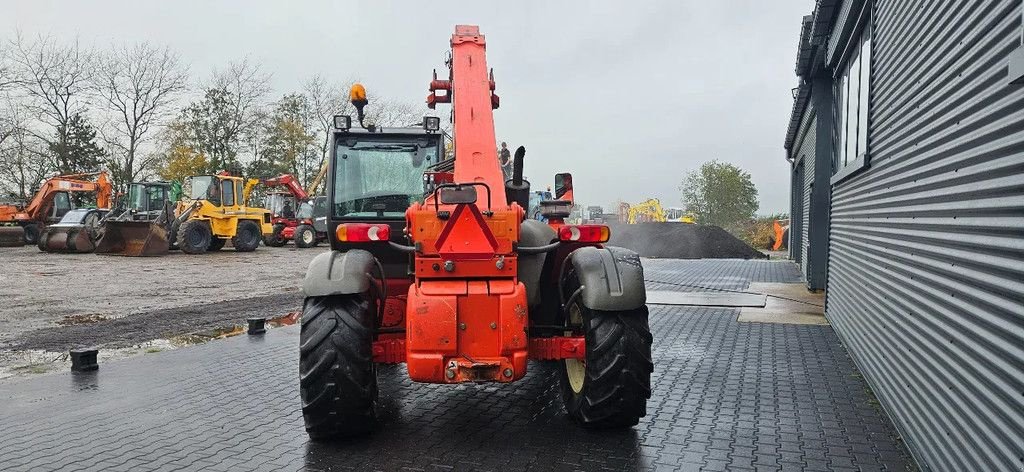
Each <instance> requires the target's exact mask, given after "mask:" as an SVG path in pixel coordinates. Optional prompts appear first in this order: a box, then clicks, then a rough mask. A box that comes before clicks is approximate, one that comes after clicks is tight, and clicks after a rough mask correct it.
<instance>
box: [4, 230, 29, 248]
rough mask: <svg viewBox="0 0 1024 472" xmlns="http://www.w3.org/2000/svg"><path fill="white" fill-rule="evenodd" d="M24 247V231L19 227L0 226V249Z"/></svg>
mask: <svg viewBox="0 0 1024 472" xmlns="http://www.w3.org/2000/svg"><path fill="white" fill-rule="evenodd" d="M24 245H25V229H24V228H22V227H21V226H0V247H20V246H24Z"/></svg>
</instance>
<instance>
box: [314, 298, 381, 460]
mask: <svg viewBox="0 0 1024 472" xmlns="http://www.w3.org/2000/svg"><path fill="white" fill-rule="evenodd" d="M372 327H373V313H371V311H370V302H369V301H368V299H367V298H366V297H365V296H362V295H334V296H327V297H308V298H306V301H305V303H304V306H303V311H302V332H301V335H300V345H299V386H300V390H301V397H302V417H303V419H304V420H305V423H306V432H307V433H308V434H309V436H310V438H312V439H315V440H320V439H330V438H335V437H347V436H357V435H362V434H366V433H368V432H370V431H371V430H372V429H373V425H374V423H375V421H376V413H375V405H376V401H377V374H376V366H375V364H374V363H373V347H372V334H373V331H372Z"/></svg>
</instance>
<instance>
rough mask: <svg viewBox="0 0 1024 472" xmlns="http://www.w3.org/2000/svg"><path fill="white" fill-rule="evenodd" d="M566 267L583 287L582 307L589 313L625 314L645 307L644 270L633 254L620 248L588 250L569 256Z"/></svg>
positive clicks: (584, 248)
mask: <svg viewBox="0 0 1024 472" xmlns="http://www.w3.org/2000/svg"><path fill="white" fill-rule="evenodd" d="M569 263H571V264H572V266H573V268H574V269H575V270H576V273H577V274H578V276H579V280H580V283H581V284H582V285H583V293H581V294H580V300H581V301H582V302H583V306H586V307H587V308H590V309H591V310H601V311H626V310H633V309H636V308H640V307H642V306H644V304H646V303H647V290H646V288H645V287H644V269H643V267H642V266H641V265H640V256H639V255H638V254H637V253H635V252H633V251H631V250H629V249H625V248H621V247H611V246H609V247H605V248H602V249H599V248H596V247H589V246H588V247H583V248H580V249H577V250H575V251H573V252H572V253H571V254H569ZM566 296H568V294H566Z"/></svg>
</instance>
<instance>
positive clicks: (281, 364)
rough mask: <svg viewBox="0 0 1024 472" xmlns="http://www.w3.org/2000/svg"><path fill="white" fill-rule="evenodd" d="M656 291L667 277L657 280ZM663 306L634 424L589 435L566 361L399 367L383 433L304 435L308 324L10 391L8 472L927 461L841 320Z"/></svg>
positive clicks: (740, 277)
mask: <svg viewBox="0 0 1024 472" xmlns="http://www.w3.org/2000/svg"><path fill="white" fill-rule="evenodd" d="M645 268H646V273H647V278H648V280H649V281H650V282H649V286H650V287H651V288H658V289H660V290H667V289H673V288H675V289H679V290H694V289H693V288H692V286H694V285H699V286H703V287H711V288H725V289H730V290H742V289H744V288H745V287H746V286H747V284H749V283H750V282H751V281H762V282H796V281H798V280H799V273H798V269H797V267H796V266H795V265H794V264H792V263H789V262H775V261H707V260H704V261H675V260H652V261H645ZM654 281H658V282H657V283H656V282H654ZM736 316H737V311H736V310H733V309H717V308H703V307H668V306H657V307H652V308H651V327H652V329H653V331H654V336H655V338H654V339H655V341H654V359H655V372H654V374H653V377H652V383H653V385H652V386H653V395H652V398H651V400H650V402H649V403H648V416H647V417H645V418H644V419H642V420H641V422H640V424H639V425H638V426H637V427H636V428H633V429H630V430H626V431H617V432H595V431H587V430H582V429H580V428H578V427H577V426H575V425H574V424H572V423H571V422H570V421H569V419H568V418H567V417H566V415H565V413H564V412H563V410H562V406H561V400H560V399H559V393H558V381H557V377H556V375H555V374H556V371H555V368H554V366H552V365H546V364H541V363H533V364H531V365H530V369H531V372H530V373H529V374H528V375H527V377H526V378H525V379H523V380H521V381H520V382H517V383H514V384H510V385H460V386H442V385H424V384H414V383H412V382H410V381H409V380H407V377H406V374H405V369H404V368H403V367H402V366H387V367H383V368H382V369H381V370H380V372H379V377H380V394H381V398H380V417H381V424H380V425H379V427H378V430H377V432H376V433H374V434H373V435H371V436H369V437H367V438H364V439H360V440H355V441H348V442H340V443H331V444H318V443H311V442H310V441H308V439H307V437H306V434H305V432H304V430H303V425H302V415H301V412H300V409H299V398H298V387H297V374H298V372H297V371H298V367H297V356H298V353H297V345H298V329H297V327H289V328H280V329H274V330H271V331H269V332H268V333H267V334H266V335H265V336H264V337H258V338H252V337H237V338H232V339H228V340H224V341H216V342H211V343H208V344H204V345H199V346H195V347H190V348H186V349H180V350H176V351H169V352H161V353H156V354H148V355H145V356H143V357H140V358H134V359H128V360H124V361H118V362H112V363H108V364H105V365H102V366H101V368H100V370H99V371H98V372H95V373H89V374H71V373H65V374H53V375H46V376H41V377H38V378H33V379H28V380H20V381H9V382H4V383H0V425H2V427H0V470H4V471H7V470H14V471H21V470H67V471H75V470H81V471H86V470H88V471H92V470H132V471H146V470H211V471H220V470H274V471H277V470H281V471H289V470H295V471H298V470H310V471H320V470H502V471H504V470H527V469H529V470H615V471H618V470H779V469H781V470H905V469H908V468H911V467H912V465H911V464H912V463H911V461H910V459H909V456H908V454H907V452H906V449H905V448H904V446H903V445H902V443H901V442H900V441H899V440H898V438H897V436H896V433H895V430H894V428H893V426H892V424H891V423H890V421H889V420H888V419H887V417H886V416H885V415H884V413H883V412H882V411H881V410H880V408H879V407H878V405H877V403H876V402H875V400H874V398H873V396H872V395H871V394H870V391H869V390H868V387H867V385H866V384H865V383H864V381H863V379H862V378H861V376H860V375H859V374H858V372H857V370H856V368H855V367H854V364H853V362H852V361H851V360H850V358H849V357H848V356H847V354H846V351H845V350H844V349H843V347H842V346H841V345H840V343H839V340H838V338H837V337H836V336H835V334H834V333H833V332H832V331H831V328H830V327H828V326H809V325H802V326H797V325H782V324H762V323H738V322H736Z"/></svg>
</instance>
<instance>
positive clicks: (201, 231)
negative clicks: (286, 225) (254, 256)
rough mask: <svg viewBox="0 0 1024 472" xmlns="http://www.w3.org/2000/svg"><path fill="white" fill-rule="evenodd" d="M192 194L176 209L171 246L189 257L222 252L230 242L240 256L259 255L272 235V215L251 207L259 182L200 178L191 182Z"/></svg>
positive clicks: (227, 176)
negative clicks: (208, 252)
mask: <svg viewBox="0 0 1024 472" xmlns="http://www.w3.org/2000/svg"><path fill="white" fill-rule="evenodd" d="M190 182H191V185H190V189H189V193H188V194H187V195H184V194H183V195H182V199H181V200H180V201H178V204H177V206H176V208H175V214H176V215H178V216H177V218H176V219H177V220H179V221H181V223H180V224H177V225H176V226H177V230H176V231H172V232H171V234H170V237H171V245H172V246H177V247H178V248H180V249H181V250H182V251H183V252H185V253H188V254H202V253H204V252H207V251H219V250H220V249H221V248H222V247H224V244H225V243H226V242H227V241H228V240H229V239H230V240H231V245H232V246H233V247H234V248H235V250H236V251H239V252H251V251H255V250H256V248H257V247H259V245H260V241H262V240H263V237H264V236H267V235H270V234H271V232H272V231H273V228H272V226H271V224H270V221H271V218H272V216H271V214H270V211H268V210H265V209H263V208H255V207H250V206H248V205H247V203H246V202H248V201H249V194H250V193H251V192H252V189H253V188H254V187H255V186H256V185H259V183H260V181H259V180H258V179H248V180H246V179H243V178H241V177H236V176H232V175H227V174H226V173H220V174H217V175H199V176H195V177H192V178H191V179H190Z"/></svg>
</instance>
